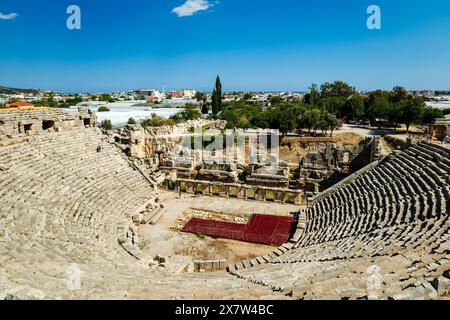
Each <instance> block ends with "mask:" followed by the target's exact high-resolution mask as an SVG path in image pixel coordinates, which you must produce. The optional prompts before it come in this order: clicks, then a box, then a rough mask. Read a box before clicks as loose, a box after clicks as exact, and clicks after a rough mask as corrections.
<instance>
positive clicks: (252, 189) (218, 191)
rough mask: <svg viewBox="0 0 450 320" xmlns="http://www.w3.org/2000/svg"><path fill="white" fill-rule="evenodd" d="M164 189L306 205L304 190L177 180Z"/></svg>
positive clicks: (165, 185) (167, 182) (168, 182)
mask: <svg viewBox="0 0 450 320" xmlns="http://www.w3.org/2000/svg"><path fill="white" fill-rule="evenodd" d="M163 187H165V188H167V189H169V190H176V191H177V192H180V191H181V192H186V193H190V194H202V195H209V196H219V197H224V198H237V199H245V200H258V201H272V202H279V203H291V204H296V205H302V204H305V203H306V202H305V197H304V191H303V190H292V189H282V188H270V187H264V186H251V185H243V184H235V183H217V182H211V181H198V180H189V179H177V180H176V182H173V181H170V180H166V181H164V185H163Z"/></svg>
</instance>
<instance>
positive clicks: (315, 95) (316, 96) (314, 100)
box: [304, 83, 320, 105]
mask: <svg viewBox="0 0 450 320" xmlns="http://www.w3.org/2000/svg"><path fill="white" fill-rule="evenodd" d="M304 100H305V102H306V103H307V104H311V105H317V104H319V102H320V92H319V88H318V87H317V84H315V83H313V84H312V85H311V87H309V93H307V94H306V95H305V98H304Z"/></svg>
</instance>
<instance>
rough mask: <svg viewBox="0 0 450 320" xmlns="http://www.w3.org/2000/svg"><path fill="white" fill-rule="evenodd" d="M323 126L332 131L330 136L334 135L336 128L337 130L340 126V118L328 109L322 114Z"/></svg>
mask: <svg viewBox="0 0 450 320" xmlns="http://www.w3.org/2000/svg"><path fill="white" fill-rule="evenodd" d="M320 122H321V124H322V128H324V129H325V130H327V131H330V137H332V136H333V132H334V130H336V129H337V128H338V127H339V120H338V118H337V117H336V116H335V115H334V114H332V113H329V112H327V111H325V112H323V113H322V115H321V120H320Z"/></svg>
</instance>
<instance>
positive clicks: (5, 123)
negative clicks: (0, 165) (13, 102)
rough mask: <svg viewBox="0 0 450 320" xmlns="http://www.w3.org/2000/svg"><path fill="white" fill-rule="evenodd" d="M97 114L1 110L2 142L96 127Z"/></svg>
mask: <svg viewBox="0 0 450 320" xmlns="http://www.w3.org/2000/svg"><path fill="white" fill-rule="evenodd" d="M96 124H97V118H96V115H95V112H93V111H90V110H87V109H83V108H79V109H78V111H69V110H61V109H51V108H32V109H12V110H10V109H5V110H0V140H1V139H7V138H16V137H22V136H30V135H38V134H43V133H45V132H61V131H67V130H72V129H77V128H84V127H95V126H96Z"/></svg>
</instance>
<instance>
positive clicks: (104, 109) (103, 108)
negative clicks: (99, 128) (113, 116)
mask: <svg viewBox="0 0 450 320" xmlns="http://www.w3.org/2000/svg"><path fill="white" fill-rule="evenodd" d="M109 111H110V110H109V108H108V107H104V106H102V107H100V108H98V112H109Z"/></svg>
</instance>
